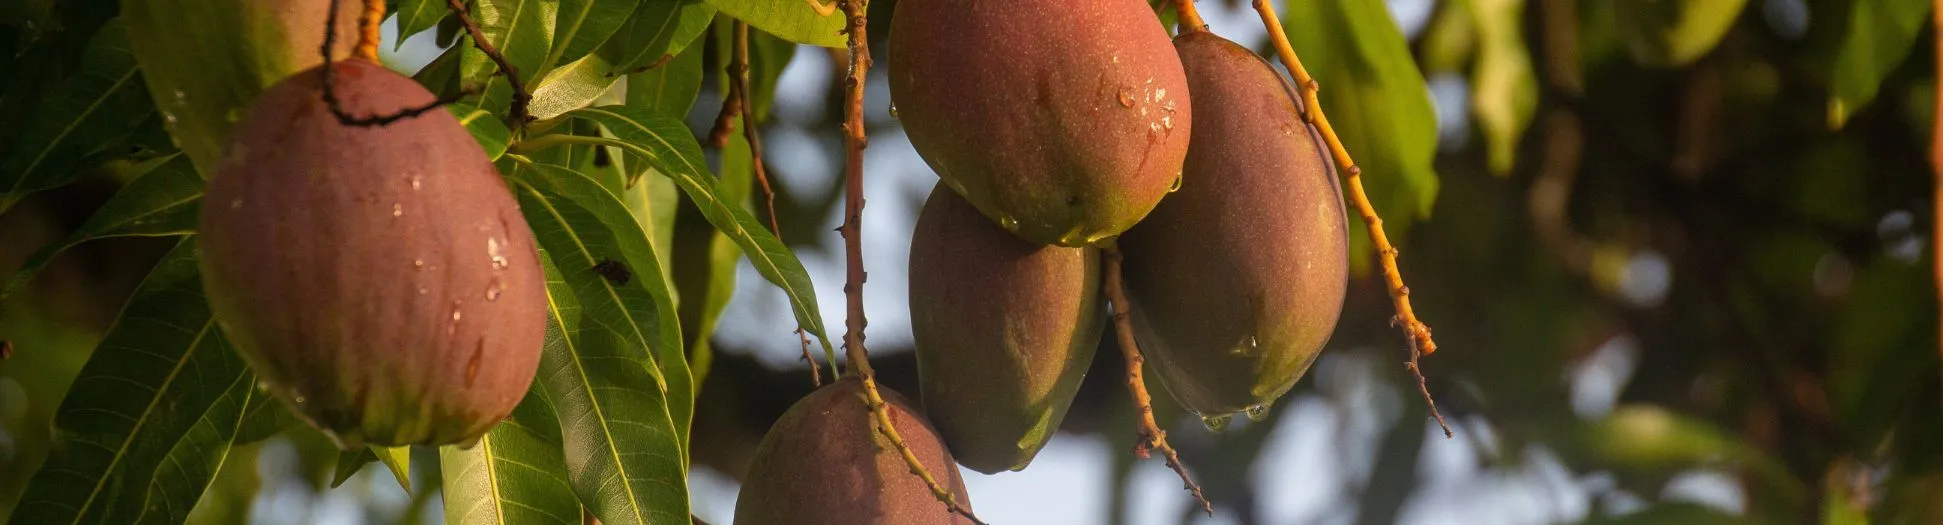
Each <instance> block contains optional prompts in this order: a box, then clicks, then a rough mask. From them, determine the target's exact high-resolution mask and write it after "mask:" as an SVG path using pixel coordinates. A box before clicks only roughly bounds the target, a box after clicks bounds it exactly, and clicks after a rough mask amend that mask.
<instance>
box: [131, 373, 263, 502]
mask: <svg viewBox="0 0 1943 525" xmlns="http://www.w3.org/2000/svg"><path fill="white" fill-rule="evenodd" d="M268 397H269V395H268V394H263V393H260V392H258V391H257V390H256V376H254V375H251V374H243V376H242V377H239V378H238V379H237V381H236V384H235V385H232V386H230V388H229V391H228V392H224V393H223V397H221V398H218V399H217V400H216V402H215V403H214V404H211V405H209V411H207V412H204V413H203V414H202V418H201V419H199V420H197V421H196V425H195V426H194V427H191V428H190V429H189V433H188V434H185V435H183V436H182V440H181V441H178V442H176V444H175V449H174V450H171V451H169V456H168V458H167V460H165V461H163V462H162V465H161V466H160V467H157V468H156V470H155V482H154V483H150V484H149V486H148V503H147V505H145V506H144V507H143V509H142V516H141V518H140V519H137V520H135V523H139V524H141V525H174V524H177V523H182V522H183V521H184V520H187V519H189V509H193V508H195V506H196V501H197V500H200V499H202V493H203V491H205V490H208V489H209V484H210V483H211V482H212V481H214V480H215V479H216V473H217V472H220V471H222V468H223V463H224V462H226V461H227V460H228V459H229V449H230V442H231V441H232V440H234V439H235V437H236V435H237V431H238V430H240V429H242V427H243V424H244V421H245V418H244V417H243V416H244V414H245V409H246V408H247V407H249V405H250V402H251V401H252V400H255V399H265V398H268Z"/></svg>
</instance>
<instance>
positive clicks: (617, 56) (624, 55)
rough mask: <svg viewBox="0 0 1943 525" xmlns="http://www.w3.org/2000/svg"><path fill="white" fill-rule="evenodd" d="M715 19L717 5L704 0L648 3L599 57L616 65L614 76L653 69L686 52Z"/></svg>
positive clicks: (629, 20) (610, 41)
mask: <svg viewBox="0 0 1943 525" xmlns="http://www.w3.org/2000/svg"><path fill="white" fill-rule="evenodd" d="M714 19H715V6H712V5H709V4H707V3H703V1H702V0H673V1H665V0H664V1H656V2H648V3H646V4H643V5H642V6H641V8H640V9H637V10H635V11H634V16H631V17H629V18H628V20H627V23H626V24H624V25H622V26H621V29H620V30H618V31H616V32H615V33H614V37H613V38H611V39H609V40H608V41H607V45H605V46H602V47H601V49H600V54H601V56H603V57H606V58H607V62H608V64H610V65H612V66H613V68H614V70H613V71H610V72H609V74H612V75H621V74H627V73H633V72H637V71H639V70H642V69H644V68H645V69H652V68H654V67H656V65H658V64H665V63H667V61H668V60H673V59H674V57H675V55H677V54H680V53H681V52H682V50H684V49H687V48H688V46H689V44H690V43H693V42H695V39H696V37H700V36H702V32H703V31H706V30H707V29H708V23H709V21H710V20H714Z"/></svg>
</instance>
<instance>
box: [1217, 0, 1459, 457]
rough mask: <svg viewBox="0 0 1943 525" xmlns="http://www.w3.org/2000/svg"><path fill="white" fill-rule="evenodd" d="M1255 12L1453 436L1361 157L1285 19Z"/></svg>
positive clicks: (1426, 332) (1426, 338)
mask: <svg viewBox="0 0 1943 525" xmlns="http://www.w3.org/2000/svg"><path fill="white" fill-rule="evenodd" d="M1254 4H1255V12H1257V13H1259V14H1261V18H1262V25H1263V26H1266V27H1267V28H1268V36H1269V40H1270V41H1271V42H1272V43H1274V45H1275V52H1276V54H1277V55H1279V56H1280V58H1281V59H1282V65H1284V66H1287V67H1288V68H1289V73H1290V74H1291V75H1293V76H1294V77H1295V85H1297V86H1299V87H1301V88H1302V103H1303V106H1304V107H1305V109H1306V111H1304V117H1305V118H1306V119H1307V120H1308V121H1309V124H1310V125H1313V126H1315V128H1316V129H1317V130H1319V131H1321V133H1322V140H1323V142H1325V143H1327V144H1328V145H1329V152H1330V154H1332V155H1333V156H1334V157H1335V158H1336V165H1338V166H1341V167H1342V169H1343V171H1344V175H1343V178H1344V179H1346V180H1347V181H1348V184H1347V185H1348V186H1349V192H1348V193H1349V200H1350V203H1351V204H1353V205H1355V206H1356V211H1357V213H1358V214H1360V215H1362V217H1363V224H1365V225H1367V226H1368V230H1369V236H1370V244H1372V245H1374V246H1375V247H1376V253H1377V260H1378V262H1379V263H1380V264H1381V266H1382V268H1383V278H1384V280H1385V281H1386V283H1387V285H1388V289H1389V292H1390V301H1391V303H1393V304H1394V305H1395V306H1396V311H1397V315H1396V316H1395V317H1392V318H1390V324H1391V325H1393V326H1396V327H1398V328H1401V329H1402V330H1403V333H1404V336H1405V337H1404V338H1405V339H1406V340H1407V341H1409V345H1410V361H1409V362H1408V363H1406V364H1405V366H1406V367H1407V368H1409V369H1410V373H1411V375H1414V376H1416V379H1417V389H1418V390H1419V391H1420V392H1421V393H1422V394H1423V397H1424V403H1425V404H1427V405H1429V407H1430V415H1431V417H1433V418H1435V419H1436V420H1437V425H1438V426H1439V427H1442V428H1443V429H1444V437H1445V438H1449V437H1451V436H1452V434H1451V429H1450V425H1449V424H1447V423H1445V422H1444V415H1443V414H1441V413H1438V412H1437V402H1436V401H1435V400H1433V399H1431V397H1430V388H1429V386H1427V385H1426V383H1425V381H1424V376H1423V371H1422V369H1421V368H1419V367H1418V366H1417V361H1418V359H1419V358H1421V357H1423V356H1425V355H1429V354H1433V353H1436V352H1437V342H1436V341H1434V340H1432V339H1431V338H1430V326H1428V325H1425V324H1424V323H1423V321H1419V320H1417V314H1416V312H1415V311H1413V310H1411V308H1410V287H1409V286H1405V285H1404V284H1403V273H1402V272H1400V271H1398V270H1397V249H1396V247H1395V246H1391V245H1390V238H1389V236H1388V235H1385V234H1384V233H1383V219H1382V218H1381V217H1378V216H1377V215H1376V207H1374V206H1371V205H1370V198H1369V195H1367V194H1365V193H1364V192H1363V170H1362V168H1358V167H1357V166H1356V161H1355V159H1351V158H1350V157H1349V150H1347V149H1344V148H1343V141H1342V138H1340V137H1337V136H1336V130H1335V128H1332V127H1330V126H1329V117H1328V116H1326V115H1324V114H1323V112H1322V101H1321V99H1319V98H1318V97H1317V96H1316V93H1317V92H1318V91H1319V90H1320V89H1321V84H1319V83H1317V82H1316V79H1315V78H1314V77H1311V76H1309V71H1308V70H1307V69H1303V67H1302V60H1301V59H1300V58H1297V57H1296V56H1295V48H1294V47H1292V46H1290V45H1289V38H1288V34H1287V33H1284V32H1282V21H1281V20H1280V19H1279V18H1277V17H1276V16H1275V7H1274V6H1271V5H1269V3H1268V0H1254Z"/></svg>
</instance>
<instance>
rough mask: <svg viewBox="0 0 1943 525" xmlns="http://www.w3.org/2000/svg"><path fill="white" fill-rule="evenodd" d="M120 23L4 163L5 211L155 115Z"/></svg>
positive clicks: (94, 46) (93, 45)
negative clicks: (151, 114) (152, 113)
mask: <svg viewBox="0 0 1943 525" xmlns="http://www.w3.org/2000/svg"><path fill="white" fill-rule="evenodd" d="M153 111H154V109H153V106H151V105H150V104H149V101H148V91H147V90H146V89H144V87H143V85H142V82H141V76H140V74H139V72H138V71H137V69H136V67H135V55H134V54H133V53H132V52H131V51H129V48H128V34H127V32H125V31H124V30H123V28H122V23H121V21H120V20H114V21H110V22H109V23H108V24H107V25H104V26H102V27H101V31H99V32H97V33H95V36H94V40H93V41H92V42H90V43H89V44H88V49H87V51H86V52H85V53H84V54H83V55H82V57H81V71H80V73H78V74H76V75H74V77H73V78H70V79H68V80H67V81H66V82H64V83H63V84H62V85H61V87H60V89H59V90H58V91H57V92H56V94H55V95H54V96H53V97H51V100H48V101H47V102H46V103H45V104H41V105H40V106H39V107H37V108H35V111H34V115H33V117H31V118H30V119H28V120H27V121H26V123H25V126H26V128H25V129H24V130H23V131H22V133H21V135H20V140H19V141H17V142H16V143H15V145H14V147H13V148H12V151H11V152H9V153H8V154H7V156H6V157H5V158H4V159H0V211H5V210H6V209H7V208H9V207H11V206H12V205H13V203H15V202H19V200H20V198H21V197H24V196H25V195H26V194H28V193H30V192H34V191H39V190H44V189H48V188H53V187H57V186H60V185H63V184H67V183H69V182H73V181H74V179H75V178H77V177H79V176H80V170H79V168H81V167H82V166H81V164H82V161H83V160H84V159H86V158H87V157H88V156H90V155H93V154H95V153H99V152H101V151H102V150H104V149H106V148H108V147H109V146H112V145H116V144H119V143H120V142H121V140H122V139H123V138H124V137H127V136H128V135H129V134H130V133H132V132H133V131H134V130H135V128H136V127H137V126H138V125H140V124H141V123H142V121H143V120H144V119H146V118H148V115H149V114H150V113H151V112H153Z"/></svg>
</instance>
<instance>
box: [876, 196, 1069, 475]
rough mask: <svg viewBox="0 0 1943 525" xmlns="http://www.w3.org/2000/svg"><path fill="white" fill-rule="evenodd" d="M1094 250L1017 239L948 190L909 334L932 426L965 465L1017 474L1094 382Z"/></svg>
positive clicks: (919, 261)
mask: <svg viewBox="0 0 1943 525" xmlns="http://www.w3.org/2000/svg"><path fill="white" fill-rule="evenodd" d="M1099 272H1100V263H1099V255H1098V253H1097V250H1095V249H1093V248H1066V247H1061V246H1045V245H1038V244H1033V243H1030V242H1026V241H1025V240H1022V239H1019V238H1018V237H1016V236H1013V235H1011V234H1009V233H1006V232H1005V231H1004V230H1002V229H999V227H998V226H996V225H993V224H992V221H990V220H987V219H986V218H985V217H984V216H983V215H980V214H979V212H978V210H977V209H976V208H973V207H972V205H971V203H970V202H966V201H965V199H964V198H963V197H959V196H958V194H957V193H956V192H953V191H952V190H951V189H950V188H946V187H944V185H942V184H940V185H938V186H936V187H934V188H932V190H931V197H930V198H929V199H927V200H926V201H925V203H924V210H923V211H922V212H920V213H919V215H918V224H917V230H916V232H915V233H913V234H912V235H911V262H910V279H911V281H910V285H911V288H910V291H911V332H912V335H914V336H915V337H916V339H917V358H918V379H919V382H920V385H921V387H920V388H921V390H922V393H923V399H924V408H925V412H926V414H928V415H930V416H931V420H932V421H933V422H935V423H937V425H938V432H939V434H941V435H943V436H944V440H945V444H947V445H949V446H950V447H951V450H952V452H953V453H954V454H955V455H956V456H957V457H958V462H959V463H960V464H962V465H964V466H966V467H969V468H971V469H972V470H976V471H979V472H983V473H986V474H992V473H997V472H1000V471H1004V470H1021V469H1024V468H1025V467H1026V464H1028V463H1030V462H1031V461H1032V457H1033V456H1034V455H1037V454H1038V453H1039V449H1040V448H1041V447H1044V446H1045V445H1046V441H1047V440H1048V439H1050V438H1051V437H1052V434H1053V432H1054V431H1055V430H1058V429H1059V422H1060V421H1061V420H1063V419H1064V418H1065V417H1066V409H1067V408H1068V407H1070V406H1072V404H1073V395H1074V393H1075V392H1077V391H1078V390H1079V383H1080V380H1081V379H1084V378H1085V377H1086V369H1087V365H1088V364H1089V363H1091V362H1092V361H1093V353H1094V350H1095V349H1096V348H1097V347H1098V346H1099V342H1100V334H1101V331H1102V327H1103V326H1104V324H1103V320H1104V317H1105V316H1104V315H1101V306H1102V305H1101V304H1100V294H1099V283H1100V279H1099V277H1100V273H1099Z"/></svg>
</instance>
